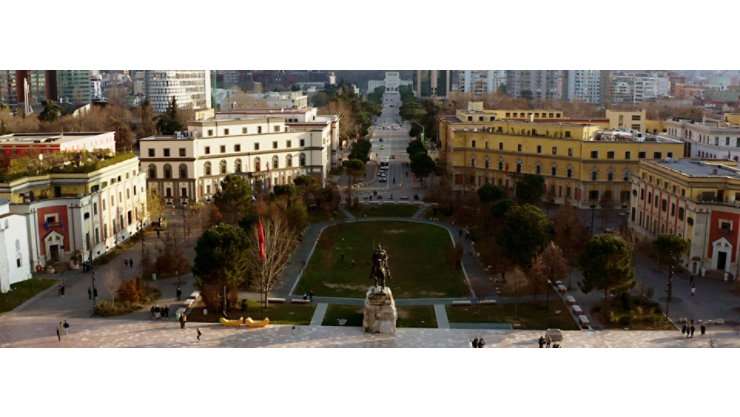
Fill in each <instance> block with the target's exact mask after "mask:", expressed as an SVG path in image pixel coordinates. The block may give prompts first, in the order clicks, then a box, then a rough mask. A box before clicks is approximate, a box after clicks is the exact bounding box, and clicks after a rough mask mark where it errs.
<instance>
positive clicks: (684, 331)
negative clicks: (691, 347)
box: [681, 323, 686, 334]
mask: <svg viewBox="0 0 740 417" xmlns="http://www.w3.org/2000/svg"><path fill="white" fill-rule="evenodd" d="M681 334H686V323H684V324H683V325H682V326H681Z"/></svg>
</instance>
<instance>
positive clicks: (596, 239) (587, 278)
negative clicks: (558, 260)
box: [578, 234, 636, 299]
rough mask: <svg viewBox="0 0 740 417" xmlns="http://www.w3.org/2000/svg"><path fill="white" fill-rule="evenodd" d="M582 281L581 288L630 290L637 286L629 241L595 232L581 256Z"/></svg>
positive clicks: (606, 290)
mask: <svg viewBox="0 0 740 417" xmlns="http://www.w3.org/2000/svg"><path fill="white" fill-rule="evenodd" d="M579 264H580V266H581V271H582V272H583V280H581V281H580V282H579V283H578V286H579V287H580V288H581V291H583V292H585V293H588V292H590V291H591V290H593V289H594V288H596V289H600V290H604V299H606V298H607V296H608V295H609V292H613V293H615V294H616V293H620V292H625V291H628V290H629V289H631V288H633V287H634V286H635V285H636V282H635V270H634V269H633V268H632V254H631V253H630V249H629V246H628V245H627V242H625V241H624V240H622V239H620V238H619V237H616V236H614V235H611V234H600V235H594V236H592V237H591V239H590V240H589V241H588V243H586V247H585V248H584V250H583V252H582V253H581V257H580V258H579Z"/></svg>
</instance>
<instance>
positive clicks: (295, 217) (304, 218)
mask: <svg viewBox="0 0 740 417" xmlns="http://www.w3.org/2000/svg"><path fill="white" fill-rule="evenodd" d="M286 216H287V218H288V226H289V227H291V228H292V229H293V230H295V231H296V232H301V231H303V229H305V228H306V226H308V211H307V210H306V205H305V204H303V202H302V201H301V200H298V201H296V202H295V203H293V204H291V205H290V207H288V210H287V214H286Z"/></svg>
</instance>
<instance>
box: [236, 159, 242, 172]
mask: <svg viewBox="0 0 740 417" xmlns="http://www.w3.org/2000/svg"><path fill="white" fill-rule="evenodd" d="M234 172H242V160H241V159H239V158H237V160H236V161H234Z"/></svg>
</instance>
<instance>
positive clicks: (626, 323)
mask: <svg viewBox="0 0 740 417" xmlns="http://www.w3.org/2000/svg"><path fill="white" fill-rule="evenodd" d="M631 322H632V317H630V316H622V317H620V318H619V324H621V325H622V326H629V325H630V323H631Z"/></svg>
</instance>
